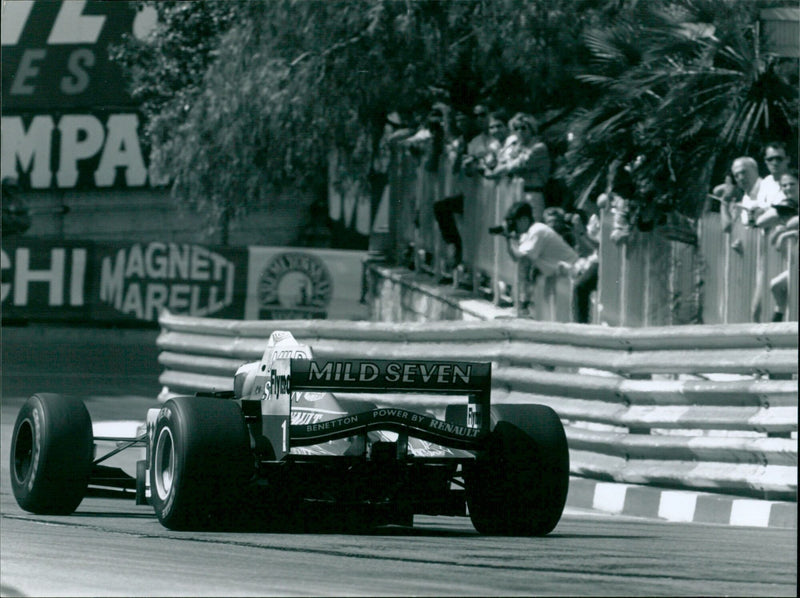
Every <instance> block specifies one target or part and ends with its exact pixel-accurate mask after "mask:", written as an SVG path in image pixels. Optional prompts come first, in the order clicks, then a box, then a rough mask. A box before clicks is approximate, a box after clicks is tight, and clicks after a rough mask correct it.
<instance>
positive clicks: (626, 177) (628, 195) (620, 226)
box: [597, 156, 644, 245]
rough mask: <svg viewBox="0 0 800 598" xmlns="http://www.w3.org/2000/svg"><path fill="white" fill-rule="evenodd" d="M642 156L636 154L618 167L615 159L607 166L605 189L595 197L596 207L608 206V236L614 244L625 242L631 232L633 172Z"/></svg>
mask: <svg viewBox="0 0 800 598" xmlns="http://www.w3.org/2000/svg"><path fill="white" fill-rule="evenodd" d="M643 161H644V158H643V157H642V156H637V157H636V158H635V159H634V160H633V161H632V162H629V163H628V164H626V165H625V166H624V167H622V168H619V165H620V161H619V160H615V161H614V162H613V163H612V164H611V165H610V166H609V174H608V177H609V180H610V184H609V185H608V188H607V191H606V192H605V193H601V194H600V197H598V198H597V207H598V208H600V209H606V208H609V209H610V210H611V217H612V230H611V235H610V238H611V240H612V241H614V243H615V244H617V245H620V244H622V243H625V242H627V240H628V238H629V237H630V236H631V233H632V232H633V226H632V224H631V220H632V217H633V198H634V197H635V195H636V191H637V185H636V181H635V179H634V172H635V171H636V169H637V168H639V166H640V165H641V164H642V162H643Z"/></svg>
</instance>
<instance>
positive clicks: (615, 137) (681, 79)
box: [115, 0, 797, 222]
mask: <svg viewBox="0 0 800 598" xmlns="http://www.w3.org/2000/svg"><path fill="white" fill-rule="evenodd" d="M152 4H153V5H154V6H155V7H156V9H157V10H158V13H159V22H160V25H159V27H158V28H157V30H156V31H155V32H154V34H153V35H152V37H151V38H150V39H148V40H145V41H137V40H133V39H130V40H128V41H127V42H126V44H125V45H123V46H120V47H119V48H117V49H116V50H115V56H116V58H117V59H118V60H119V61H120V62H121V63H122V64H123V66H124V67H125V68H126V71H127V72H128V73H129V75H130V80H131V90H132V92H133V94H134V96H135V97H137V98H139V99H141V100H142V101H143V102H144V106H143V109H144V112H145V115H146V117H147V124H146V132H147V136H148V139H149V141H150V143H151V144H152V160H153V166H154V167H155V168H156V169H157V170H159V171H160V172H162V173H163V174H164V176H165V178H167V179H168V180H169V181H170V184H171V186H172V190H173V192H174V194H175V196H176V197H177V198H178V199H180V200H182V201H183V202H185V203H187V204H189V205H191V206H193V207H195V208H197V209H199V210H201V211H202V212H203V213H205V214H206V215H207V216H208V217H209V219H210V221H212V222H219V221H220V220H221V221H223V222H224V221H226V219H228V218H230V217H234V216H236V215H238V214H242V213H245V212H246V211H247V210H248V209H249V208H250V207H252V206H253V205H255V204H259V205H265V204H266V205H270V202H274V201H279V200H277V199H275V198H276V197H279V196H278V195H276V194H275V193H274V191H275V190H277V189H280V188H282V187H285V186H287V185H310V186H314V187H317V188H319V189H320V192H321V193H322V192H323V190H324V184H325V176H324V173H325V172H326V169H327V154H328V151H329V149H330V148H331V147H333V146H336V147H338V148H340V149H341V150H342V152H341V154H342V155H346V156H348V157H349V168H350V169H351V171H352V172H353V174H354V176H358V175H359V174H365V173H366V170H367V169H368V164H369V158H370V156H371V152H372V150H373V149H374V143H375V141H376V140H377V136H378V135H379V134H380V130H381V127H382V122H383V118H384V117H385V115H386V114H387V113H388V112H390V111H393V110H399V111H400V112H401V113H403V114H404V115H406V116H407V117H413V116H417V117H419V116H421V115H423V114H424V113H425V112H426V111H427V110H428V108H429V107H430V106H431V104H432V103H433V102H434V101H436V100H444V101H446V102H449V103H450V104H451V105H453V106H454V107H455V108H456V109H469V108H470V107H471V106H472V105H473V104H474V103H476V102H478V101H483V102H489V103H491V104H494V105H495V106H504V107H506V108H507V109H509V110H510V111H516V110H525V111H528V112H533V113H536V114H538V115H540V116H541V117H542V120H543V122H544V124H545V125H547V126H551V127H552V129H553V130H557V131H559V134H560V133H561V132H564V131H565V130H566V129H565V127H566V126H568V125H569V126H571V127H573V128H574V131H575V133H576V134H577V139H578V140H579V142H578V143H577V144H576V146H575V147H573V148H572V150H571V151H570V152H569V153H568V154H567V168H566V170H567V172H570V173H571V176H570V181H571V182H572V184H573V185H574V186H575V187H576V189H578V190H580V191H584V192H585V195H586V196H587V197H593V194H594V193H595V192H596V191H597V189H598V188H599V187H601V186H602V185H603V184H604V179H605V173H606V172H607V169H608V166H609V163H610V162H611V161H612V160H613V159H615V158H617V159H621V160H626V159H629V158H630V157H631V156H635V155H638V154H643V155H645V156H646V157H647V161H646V164H647V165H648V166H647V174H648V176H650V177H651V178H652V181H653V185H656V186H657V188H658V191H657V192H656V193H655V195H656V196H657V197H656V199H655V202H656V203H659V205H662V204H663V206H665V207H666V208H668V209H685V206H684V205H682V203H681V200H680V199H679V197H680V194H681V193H683V194H684V195H686V193H685V192H684V190H685V188H684V187H682V186H683V185H684V184H686V183H687V181H688V182H689V183H690V184H693V183H695V182H697V183H698V184H699V183H700V181H701V180H702V179H703V177H704V176H705V178H707V177H708V175H707V173H706V171H709V172H710V170H711V169H713V167H714V164H715V162H716V161H718V160H722V159H723V158H725V157H727V156H728V155H729V154H730V153H731V152H733V151H734V150H736V151H738V150H741V151H745V150H748V149H749V146H748V144H751V143H753V142H755V141H756V139H758V138H760V137H761V136H763V134H764V132H765V131H767V130H772V129H776V128H781V127H783V126H784V125H786V126H787V127H788V130H790V131H794V132H795V135H796V130H797V122H796V114H797V113H796V93H795V94H794V96H792V94H791V93H790V90H788V89H786V88H785V87H782V86H781V85H782V83H780V81H779V80H778V79H779V78H776V76H775V75H774V69H773V68H772V66H771V65H770V63H769V61H768V60H765V59H764V57H763V56H759V57H756V55H755V52H756V46H755V44H754V39H753V35H752V31H753V23H754V15H755V14H757V11H758V8H759V7H760V6H761V4H763V3H761V4H759V3H753V2H749V0H648V1H647V2H643V1H642V0H639V1H638V2H637V1H636V0H329V1H321V0H317V1H313V0H271V1H258V2H229V1H226V0H206V1H204V2H153V3H152ZM753 106H755V108H753ZM704 169H705V170H704Z"/></svg>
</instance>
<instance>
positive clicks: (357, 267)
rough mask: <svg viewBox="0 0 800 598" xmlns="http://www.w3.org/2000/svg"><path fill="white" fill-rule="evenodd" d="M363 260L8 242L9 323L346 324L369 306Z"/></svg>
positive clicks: (266, 250)
mask: <svg viewBox="0 0 800 598" xmlns="http://www.w3.org/2000/svg"><path fill="white" fill-rule="evenodd" d="M365 255H366V252H359V251H338V250H321V249H305V248H294V247H219V246H203V245H197V244H193V243H166V242H149V243H124V242H121V243H95V242H81V241H48V240H38V239H25V238H19V239H17V240H6V239H4V240H3V245H2V250H1V251H0V266H2V279H0V299H1V300H2V315H3V321H4V322H47V321H61V322H80V323H97V324H109V323H110V324H140V325H155V324H156V323H157V321H158V315H159V314H160V313H161V311H162V310H164V309H167V310H169V311H170V312H171V313H174V314H182V315H190V316H197V317H214V318H230V319H249V320H255V319H258V320H279V319H318V318H327V319H345V320H363V319H366V318H367V317H368V315H369V313H368V311H369V310H368V306H367V305H366V304H365V303H362V301H361V297H362V289H363V287H362V280H361V277H362V264H363V260H364V257H365Z"/></svg>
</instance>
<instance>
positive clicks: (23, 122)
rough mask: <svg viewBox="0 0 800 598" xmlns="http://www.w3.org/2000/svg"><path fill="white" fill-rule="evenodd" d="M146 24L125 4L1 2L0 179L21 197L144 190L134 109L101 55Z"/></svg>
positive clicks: (149, 19) (142, 14)
mask: <svg viewBox="0 0 800 598" xmlns="http://www.w3.org/2000/svg"><path fill="white" fill-rule="evenodd" d="M155 21H156V15H155V11H154V9H152V8H149V9H143V10H137V9H136V7H135V5H134V3H131V2H105V1H99V0H61V1H45V0H37V1H33V0H16V1H14V2H3V4H2V36H0V37H1V39H2V106H3V113H2V137H3V144H2V176H3V177H7V176H14V177H16V178H17V179H18V180H19V181H20V183H21V184H22V186H23V187H24V188H30V189H75V188H83V189H102V188H112V187H116V188H127V187H133V188H135V187H143V186H147V185H148V183H149V180H148V169H147V163H146V160H147V156H146V152H145V150H144V148H143V144H142V142H141V138H140V133H141V131H140V117H139V114H138V113H137V104H136V102H134V100H133V99H132V98H131V97H130V95H129V94H128V92H127V88H126V84H125V80H124V77H123V75H122V72H121V70H120V68H119V67H118V66H117V65H116V64H115V63H114V62H113V61H111V60H110V58H109V48H110V46H111V45H112V44H116V43H120V42H121V41H122V37H123V35H124V34H133V35H136V36H140V37H143V36H145V35H147V33H148V32H149V31H150V30H151V29H152V27H153V26H154V25H155Z"/></svg>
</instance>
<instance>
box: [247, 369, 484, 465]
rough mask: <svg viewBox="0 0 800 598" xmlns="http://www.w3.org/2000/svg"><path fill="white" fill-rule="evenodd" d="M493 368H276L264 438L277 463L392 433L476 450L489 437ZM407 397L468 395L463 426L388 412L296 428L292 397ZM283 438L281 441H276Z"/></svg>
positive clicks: (409, 413)
mask: <svg viewBox="0 0 800 598" xmlns="http://www.w3.org/2000/svg"><path fill="white" fill-rule="evenodd" d="M491 368H492V366H491V363H484V362H466V361H422V360H381V359H368V360H353V359H335V360H327V361H323V360H308V359H277V360H275V361H273V363H272V368H271V370H272V371H271V372H270V373H269V382H268V383H266V384H265V386H266V387H267V388H268V389H269V390H268V392H267V393H266V397H265V400H264V401H262V425H263V434H264V435H265V436H266V437H267V438H269V439H270V440H271V442H272V445H273V448H274V450H275V452H276V457H278V458H280V457H281V456H282V455H285V454H287V453H288V452H289V449H290V448H291V447H292V446H307V445H310V444H318V443H320V442H325V441H328V440H334V439H336V438H344V437H347V436H353V435H355V434H359V433H361V432H363V431H366V430H368V429H385V430H395V431H401V432H408V433H409V434H411V435H413V436H416V437H418V438H422V439H423V440H429V441H431V442H435V443H437V444H441V445H444V446H450V447H453V448H472V447H475V446H476V445H478V444H479V443H480V442H481V441H482V440H483V438H484V437H485V436H486V435H487V434H488V432H489V425H490V421H489V419H490V418H489V407H490V392H491V381H492V380H491V371H492V369H491ZM303 391H316V392H336V391H346V392H348V393H359V392H365V393H366V392H369V393H380V392H403V393H424V394H447V395H465V396H466V397H467V409H466V415H465V418H464V421H463V422H446V421H442V420H438V419H436V418H433V417H429V416H427V415H423V414H420V413H415V412H413V411H409V410H407V409H403V408H381V409H373V410H371V411H366V412H362V413H354V414H348V415H347V416H344V417H340V418H338V419H332V420H328V421H324V422H319V423H315V424H308V425H291V424H290V421H291V419H290V418H291V404H292V401H291V396H292V393H295V392H303ZM278 438H280V442H276V440H277V439H278Z"/></svg>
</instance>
